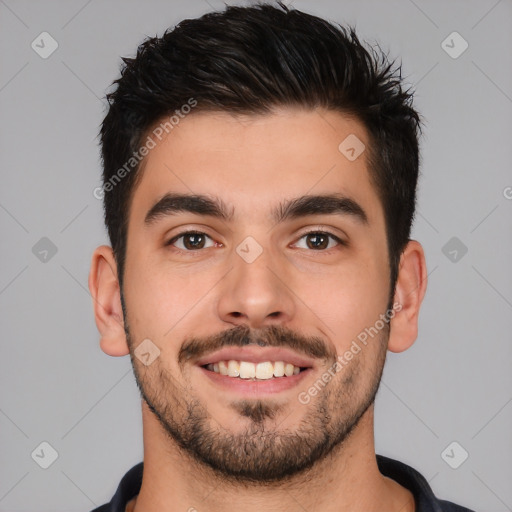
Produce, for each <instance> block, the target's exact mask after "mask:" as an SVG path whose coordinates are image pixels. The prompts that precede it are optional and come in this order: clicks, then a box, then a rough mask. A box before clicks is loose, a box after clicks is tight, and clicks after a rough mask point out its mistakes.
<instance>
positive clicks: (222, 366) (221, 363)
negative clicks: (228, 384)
mask: <svg viewBox="0 0 512 512" xmlns="http://www.w3.org/2000/svg"><path fill="white" fill-rule="evenodd" d="M219 372H220V374H221V375H227V374H228V365H227V364H226V361H219Z"/></svg>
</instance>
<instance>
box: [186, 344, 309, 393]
mask: <svg viewBox="0 0 512 512" xmlns="http://www.w3.org/2000/svg"><path fill="white" fill-rule="evenodd" d="M196 364H197V366H198V367H199V369H200V370H201V372H202V373H203V374H204V375H205V376H206V377H207V378H209V379H210V382H212V383H213V384H214V385H217V386H220V387H222V388H223V389H224V390H226V389H227V390H231V391H234V392H237V393H242V394H244V395H252V396H256V395H261V394H273V393H278V392H281V391H285V390H287V389H290V388H292V387H295V386H296V385H297V384H298V383H299V382H300V381H302V380H303V378H305V376H306V375H307V374H309V373H311V372H312V371H313V369H314V363H313V362H312V361H309V360H308V359H307V358H305V357H303V356H301V355H299V354H296V353H295V352H292V351H289V350H286V349H276V348H261V347H251V346H247V347H241V348H236V349H235V348H227V349H223V350H220V351H219V352H216V353H215V354H212V355H209V356H205V357H204V358H202V359H201V360H199V361H197V363H196Z"/></svg>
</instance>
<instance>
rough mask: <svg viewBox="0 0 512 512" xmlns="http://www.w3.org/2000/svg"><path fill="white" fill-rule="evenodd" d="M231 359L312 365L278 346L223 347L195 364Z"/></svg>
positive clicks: (300, 365) (308, 366) (310, 362)
mask: <svg viewBox="0 0 512 512" xmlns="http://www.w3.org/2000/svg"><path fill="white" fill-rule="evenodd" d="M231 359H234V360H235V361H248V362H251V363H255V364H256V363H264V362H266V361H270V362H275V361H283V362H285V363H291V364H293V365H294V366H299V367H302V368H311V367H313V366H314V364H313V361H312V360H311V359H308V358H307V357H306V356H303V355H301V354H298V353H297V352H294V351H292V350H289V349H286V348H280V347H260V346H245V347H225V348H222V349H220V350H217V351H216V352H212V353H210V354H207V355H205V356H203V357H201V358H199V359H198V360H197V362H196V364H197V365H198V366H204V365H207V364H210V363H218V362H219V361H229V360H231Z"/></svg>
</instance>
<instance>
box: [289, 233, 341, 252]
mask: <svg viewBox="0 0 512 512" xmlns="http://www.w3.org/2000/svg"><path fill="white" fill-rule="evenodd" d="M301 240H305V241H306V243H305V244H302V246H301V245H300V241H301ZM296 245H297V246H298V247H299V248H301V249H312V250H314V251H324V250H326V249H332V248H333V247H336V246H337V245H345V244H344V242H343V241H342V240H341V239H340V238H338V237H337V236H335V235H333V234H332V233H326V232H323V231H311V232H309V233H305V234H304V235H302V236H301V238H300V240H299V242H298V243H297V244H296Z"/></svg>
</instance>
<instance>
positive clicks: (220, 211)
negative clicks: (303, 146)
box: [144, 193, 368, 226]
mask: <svg viewBox="0 0 512 512" xmlns="http://www.w3.org/2000/svg"><path fill="white" fill-rule="evenodd" d="M182 212H188V213H192V214H195V215H205V216H209V217H213V218H217V219H221V220H223V221H226V222H230V221H232V220H233V217H234V208H231V209H228V207H227V206H226V204H225V203H224V202H223V201H222V200H221V199H220V198H211V197H208V196H205V195H202V194H174V193H167V194H165V195H164V196H163V197H162V198H161V199H159V200H158V201H157V202H156V203H155V204H154V205H153V206H152V207H151V208H150V209H149V210H148V212H147V214H146V217H145V219H144V224H145V225H146V226H150V225H152V224H155V223H156V222H157V221H159V220H160V219H162V218H165V217H168V216H172V215H176V214H179V213H182ZM308 215H346V216H349V217H352V218H354V219H355V220H356V221H358V222H359V223H360V224H364V225H367V224H368V216H367V214H366V212H365V211H364V209H363V207H362V206H361V205H360V204H359V203H357V202H356V201H355V200H354V199H352V198H350V197H347V196H344V195H343V194H325V195H324V194H323V195H306V196H302V197H297V198H295V199H289V200H286V201H283V202H281V203H280V204H279V205H278V206H277V207H276V208H274V209H273V211H272V214H271V216H272V218H273V220H274V221H275V222H276V223H277V224H279V223H282V222H284V221H286V220H289V219H296V218H299V217H305V216H308Z"/></svg>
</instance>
